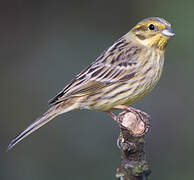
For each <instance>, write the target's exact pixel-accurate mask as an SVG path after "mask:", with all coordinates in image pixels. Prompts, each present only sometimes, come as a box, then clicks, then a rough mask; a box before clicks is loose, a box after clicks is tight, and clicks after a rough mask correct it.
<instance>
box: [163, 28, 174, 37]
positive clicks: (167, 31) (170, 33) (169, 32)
mask: <svg viewBox="0 0 194 180" xmlns="http://www.w3.org/2000/svg"><path fill="white" fill-rule="evenodd" d="M162 34H163V35H165V36H167V37H172V36H175V33H174V31H173V30H172V29H171V27H166V29H164V30H163V31H162Z"/></svg>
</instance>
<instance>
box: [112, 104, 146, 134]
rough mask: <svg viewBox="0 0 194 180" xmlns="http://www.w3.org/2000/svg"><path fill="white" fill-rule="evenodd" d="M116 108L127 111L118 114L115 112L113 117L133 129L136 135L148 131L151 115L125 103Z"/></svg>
mask: <svg viewBox="0 0 194 180" xmlns="http://www.w3.org/2000/svg"><path fill="white" fill-rule="evenodd" d="M114 108H115V109H121V110H125V111H124V112H121V113H120V114H119V115H118V116H116V115H115V114H114V118H113V119H116V120H117V122H118V123H119V124H121V125H122V126H124V127H125V128H127V129H130V130H131V129H133V131H134V133H135V134H136V136H139V135H142V134H145V133H146V132H147V131H148V128H149V126H150V116H149V115H148V114H147V113H146V112H143V111H141V110H139V109H136V108H133V107H128V106H125V105H117V106H115V107H114ZM128 112H130V113H128ZM111 113H112V112H111ZM129 119H130V120H129ZM132 126H133V127H132ZM142 132H143V133H142ZM134 133H133V134H134Z"/></svg>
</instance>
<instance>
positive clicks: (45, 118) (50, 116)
mask: <svg viewBox="0 0 194 180" xmlns="http://www.w3.org/2000/svg"><path fill="white" fill-rule="evenodd" d="M59 114H60V111H57V110H56V108H55V107H51V108H50V109H49V110H48V111H47V112H45V113H44V114H43V115H42V116H41V117H39V118H38V119H37V120H36V121H34V122H33V123H32V124H31V125H30V126H28V127H27V128H26V129H25V130H24V131H22V132H21V133H20V134H19V135H18V136H16V137H15V138H14V139H13V140H12V141H11V143H10V144H9V145H8V148H7V151H8V150H10V149H11V148H13V147H14V146H15V145H16V144H17V143H19V142H20V141H21V140H22V139H24V138H25V137H27V136H28V135H30V134H31V133H33V132H34V131H36V130H37V129H39V128H40V127H42V126H43V125H44V124H46V123H48V122H49V121H50V120H52V119H53V118H54V117H56V116H57V115H59Z"/></svg>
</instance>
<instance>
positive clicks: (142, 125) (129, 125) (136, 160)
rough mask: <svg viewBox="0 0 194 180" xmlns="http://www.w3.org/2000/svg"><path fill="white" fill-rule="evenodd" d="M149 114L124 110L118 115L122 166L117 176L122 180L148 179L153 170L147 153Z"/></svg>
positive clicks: (118, 143) (118, 142) (118, 169)
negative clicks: (145, 147)
mask: <svg viewBox="0 0 194 180" xmlns="http://www.w3.org/2000/svg"><path fill="white" fill-rule="evenodd" d="M149 121H150V118H149V115H147V113H144V112H142V111H140V110H137V111H133V112H132V111H127V110H126V111H123V112H121V113H120V114H119V115H118V116H117V122H118V124H119V126H120V136H119V138H118V140H117V145H118V147H119V148H120V150H121V166H120V168H117V171H116V177H117V178H118V179H120V180H147V179H148V176H149V175H150V173H151V171H150V169H149V166H148V162H147V160H146V154H145V149H144V146H145V139H144V138H145V135H146V133H147V132H148V128H149Z"/></svg>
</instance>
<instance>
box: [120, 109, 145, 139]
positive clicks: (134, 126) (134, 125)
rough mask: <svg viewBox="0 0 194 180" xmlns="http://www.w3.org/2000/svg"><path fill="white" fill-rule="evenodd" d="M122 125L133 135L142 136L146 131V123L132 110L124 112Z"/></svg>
mask: <svg viewBox="0 0 194 180" xmlns="http://www.w3.org/2000/svg"><path fill="white" fill-rule="evenodd" d="M121 125H122V126H123V127H125V128H126V129H127V130H129V131H130V133H131V134H132V135H133V136H141V135H143V134H144V133H145V131H146V125H145V123H144V122H143V121H142V120H140V119H138V118H137V117H136V115H135V114H134V113H132V112H127V113H125V114H123V116H122V120H121Z"/></svg>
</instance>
